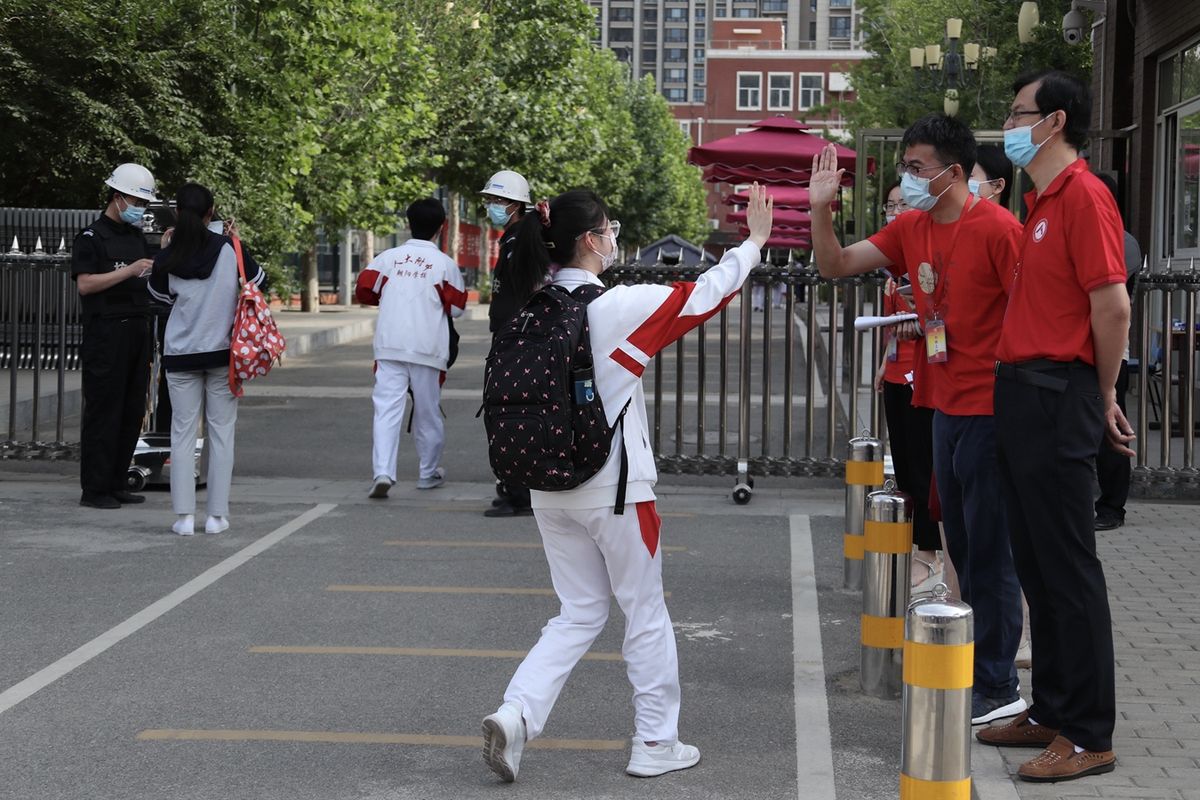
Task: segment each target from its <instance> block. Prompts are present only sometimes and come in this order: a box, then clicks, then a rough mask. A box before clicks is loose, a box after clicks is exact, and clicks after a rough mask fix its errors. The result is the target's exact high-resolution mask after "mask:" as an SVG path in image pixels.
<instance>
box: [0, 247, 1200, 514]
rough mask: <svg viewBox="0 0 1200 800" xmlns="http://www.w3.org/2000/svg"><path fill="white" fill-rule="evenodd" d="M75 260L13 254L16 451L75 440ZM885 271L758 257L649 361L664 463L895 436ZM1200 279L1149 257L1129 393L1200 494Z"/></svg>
mask: <svg viewBox="0 0 1200 800" xmlns="http://www.w3.org/2000/svg"><path fill="white" fill-rule="evenodd" d="M1175 266H1176V267H1179V266H1181V265H1179V264H1176V265H1175ZM69 267H70V261H69V258H68V257H67V256H65V255H39V254H4V255H0V374H3V375H5V376H6V377H7V380H8V386H7V400H8V408H7V413H6V414H5V413H3V412H0V422H4V421H5V419H4V417H5V416H7V420H6V421H7V426H6V437H5V438H4V440H3V441H0V457H4V458H14V457H15V458H61V457H71V456H72V455H73V454H74V452H75V448H74V446H73V445H72V444H71V443H69V442H66V441H65V438H66V437H65V435H64V422H65V419H69V418H71V417H72V416H73V415H75V414H77V413H78V410H79V407H80V405H81V401H80V399H79V396H80V392H79V388H78V386H79V376H78V374H77V370H78V369H79V366H80V355H79V347H80V339H81V336H80V334H81V325H80V317H79V298H78V295H77V293H76V292H75V287H74V285H73V283H72V281H71V279H70V274H69V272H70V269H69ZM699 274H700V273H699V270H698V269H697V268H689V267H682V266H666V265H656V266H653V267H635V266H623V267H615V268H613V269H612V270H610V271H609V272H608V273H606V275H605V277H606V279H607V280H608V281H609V282H610V283H663V284H668V283H673V282H675V281H680V280H694V279H695V278H696V277H697V276H698V275H699ZM881 283H882V279H881V277H880V276H879V275H878V274H872V275H865V276H860V277H858V278H852V279H845V280H839V281H828V280H824V279H822V278H821V277H820V276H819V275H818V274H817V273H816V271H815V270H813V269H807V268H802V267H801V266H799V265H795V264H793V265H791V266H765V267H758V268H756V269H755V270H753V272H752V273H751V276H750V279H749V280H748V281H747V283H746V285H745V287H743V289H742V290H741V292H740V293H739V295H738V297H736V298H735V299H734V300H733V301H732V302H731V303H730V304H729V305H728V306H727V307H726V308H725V309H724V310H722V311H721V312H719V313H718V314H717V315H716V316H714V317H713V318H712V319H710V320H709V321H707V322H706V323H705V324H703V325H701V326H699V327H698V328H696V329H695V330H693V331H692V332H690V333H688V334H687V335H686V336H685V337H683V338H682V339H680V340H679V341H678V342H676V343H674V344H673V345H671V346H670V347H668V348H667V349H665V350H664V351H663V352H661V353H658V354H657V355H656V356H655V357H654V359H653V361H652V362H651V364H650V365H649V366H648V368H647V374H646V376H645V383H646V388H647V399H648V403H649V404H650V413H651V434H652V437H653V441H652V446H653V448H654V451H655V453H656V454H657V458H658V463H659V468H660V469H661V470H662V471H663V472H667V473H677V474H695V475H727V476H732V477H735V478H736V480H735V483H734V488H735V499H738V500H739V501H740V502H745V501H747V500H749V499H750V496H751V494H752V493H753V476H756V475H758V476H762V475H782V476H797V477H799V476H815V477H836V476H840V474H841V470H842V463H843V457H844V455H845V446H846V445H845V443H846V440H847V439H848V438H849V437H850V436H854V435H858V433H860V432H861V431H863V430H868V431H872V432H874V433H875V434H876V435H878V436H880V437H882V436H883V431H884V426H883V414H882V408H881V403H880V402H879V399H878V395H877V394H876V393H875V392H874V391H872V389H871V379H872V375H873V373H874V367H875V366H876V365H878V363H879V358H880V356H881V350H880V345H881V341H880V336H879V333H878V330H876V331H873V332H870V333H863V334H858V333H855V332H854V330H853V325H852V322H853V319H854V317H855V316H857V315H858V314H861V313H873V311H874V309H878V308H879V300H880V294H881ZM1198 292H1200V273H1197V272H1196V270H1195V268H1194V264H1189V265H1188V269H1178V268H1177V269H1175V270H1173V271H1170V272H1167V273H1161V274H1149V273H1147V274H1144V275H1142V276H1140V278H1139V281H1138V283H1137V288H1136V290H1135V294H1134V324H1133V330H1132V337H1131V338H1132V340H1133V344H1132V354H1133V358H1132V359H1131V362H1130V366H1131V370H1130V372H1131V380H1130V384H1131V396H1130V398H1129V402H1128V405H1129V417H1130V420H1131V422H1132V423H1133V425H1134V428H1135V431H1136V432H1137V440H1136V442H1135V449H1136V450H1137V454H1138V455H1137V459H1136V462H1135V464H1136V467H1135V470H1134V485H1133V492H1134V493H1135V494H1137V495H1143V496H1145V495H1159V496H1175V497H1177V496H1184V495H1189V496H1195V495H1200V470H1198V469H1197V465H1196V448H1195V443H1196V435H1197V428H1196V424H1197V410H1198V409H1197V407H1196V405H1197V397H1196V394H1197V393H1196V381H1197V372H1196V368H1197V367H1196V345H1197V341H1196V340H1197V338H1198V337H1200V332H1198V331H1197V322H1196V310H1197V309H1196V303H1197V293H1198ZM35 365H37V367H39V368H37V369H35V368H34V367H35ZM1142 365H1145V368H1144V369H1143V368H1142ZM51 432H52V433H51ZM51 436H52V438H51Z"/></svg>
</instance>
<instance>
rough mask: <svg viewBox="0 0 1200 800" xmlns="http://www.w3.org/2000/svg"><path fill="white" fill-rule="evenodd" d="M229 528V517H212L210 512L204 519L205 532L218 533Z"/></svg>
mask: <svg viewBox="0 0 1200 800" xmlns="http://www.w3.org/2000/svg"><path fill="white" fill-rule="evenodd" d="M227 530H229V517H214V516H212V515H211V514H210V515H209V517H208V519H207V520H205V521H204V532H205V533H220V532H221V531H227Z"/></svg>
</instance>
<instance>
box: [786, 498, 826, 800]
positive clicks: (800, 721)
mask: <svg viewBox="0 0 1200 800" xmlns="http://www.w3.org/2000/svg"><path fill="white" fill-rule="evenodd" d="M791 534H792V537H791V538H792V680H793V695H794V697H795V699H796V782H797V787H796V789H797V797H798V798H799V800H834V797H835V794H834V784H833V748H832V746H831V744H830V741H829V736H830V734H829V702H828V700H827V699H826V696H825V657H824V654H823V651H822V648H821V618H820V615H819V611H818V608H817V574H816V568H815V566H814V564H813V549H812V528H811V527H810V526H809V518H808V517H807V516H806V515H804V514H792V515H791Z"/></svg>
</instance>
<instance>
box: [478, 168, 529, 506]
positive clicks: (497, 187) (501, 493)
mask: <svg viewBox="0 0 1200 800" xmlns="http://www.w3.org/2000/svg"><path fill="white" fill-rule="evenodd" d="M479 193H480V194H481V195H483V201H484V205H485V208H486V211H487V216H488V221H489V222H491V223H492V225H494V226H495V227H497V228H503V229H504V233H503V234H502V235H501V237H500V253H499V257H498V258H497V259H496V269H495V271H494V272H493V273H492V297H491V301H490V304H489V305H488V328H489V329H490V330H491V332H492V336H493V337H495V335H496V333H497V331H499V330H500V329H501V328H503V327H504V326H505V325H507V324H508V323H509V321H510V320H512V318H513V317H515V316H517V314H518V313H519V312H520V311H521V308H522V306H523V305H524V303H523V302H521V301H518V300H517V299H516V298H515V296H514V295H513V294H512V292H511V291H506V290H505V286H506V282H507V276H506V270H507V267H508V261H509V259H510V258H511V257H512V247H513V240H514V239H516V234H514V233H511V231H512V229H513V226H514V225H516V224H517V223H518V222H520V221H521V217H523V216H525V207H526V206H527V205H529V203H530V202H531V200H530V197H529V183H528V181H526V180H525V178H524V177H523V176H522V175H520V174H519V173H516V172H513V171H512V170H508V169H505V170H501V171H499V172H497V173H496V174H495V175H493V176H492V177H491V178H489V179H488V182H487V185H486V186H484V187H483V189H482V190H480V192H479ZM496 495H497V497H496V499H495V500H493V501H492V507H491V508H489V509H488V510H487V511H485V512H483V515H484V516H485V517H513V516H517V515H519V514H532V513H533V509H532V508H531V507H530V505H529V490H528V489H522V488H521V487H520V486H507V485H505V484H501V483H497V484H496Z"/></svg>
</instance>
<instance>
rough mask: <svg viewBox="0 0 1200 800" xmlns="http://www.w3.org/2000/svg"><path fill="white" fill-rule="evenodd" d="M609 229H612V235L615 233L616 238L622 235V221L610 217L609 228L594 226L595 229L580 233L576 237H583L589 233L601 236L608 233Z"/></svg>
mask: <svg viewBox="0 0 1200 800" xmlns="http://www.w3.org/2000/svg"><path fill="white" fill-rule="evenodd" d="M609 230H611V231H612V235H613V238H614V239H615V238H617V237H618V236H620V235H621V221H620V220H617V219H610V220H609V221H608V228H607V229H606V228H594V229H593V230H590V231H584V232H583V233H581V234H579V235H578V236H576V237H575V238H576V239H582V238H583V237H584V236H587V235H588V234H589V233H594V234H596V235H597V236H600V235H602V234H605V233H608V232H609Z"/></svg>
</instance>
